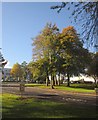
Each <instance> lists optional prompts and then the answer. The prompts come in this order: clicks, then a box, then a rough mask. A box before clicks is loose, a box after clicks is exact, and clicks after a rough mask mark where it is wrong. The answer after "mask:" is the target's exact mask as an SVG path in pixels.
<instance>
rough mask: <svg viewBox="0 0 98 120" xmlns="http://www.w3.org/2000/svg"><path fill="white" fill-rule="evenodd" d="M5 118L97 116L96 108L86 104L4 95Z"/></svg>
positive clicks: (3, 109) (3, 108)
mask: <svg viewBox="0 0 98 120" xmlns="http://www.w3.org/2000/svg"><path fill="white" fill-rule="evenodd" d="M2 101H3V102H2V111H3V114H2V115H3V118H95V116H96V109H95V107H94V106H88V105H86V104H77V103H75V104H69V103H68V102H65V103H60V102H53V101H47V100H41V99H35V98H21V97H20V96H17V95H14V94H8V93H4V94H3V95H2Z"/></svg>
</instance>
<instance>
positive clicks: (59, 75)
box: [58, 73, 60, 86]
mask: <svg viewBox="0 0 98 120" xmlns="http://www.w3.org/2000/svg"><path fill="white" fill-rule="evenodd" d="M58 86H60V73H59V75H58Z"/></svg>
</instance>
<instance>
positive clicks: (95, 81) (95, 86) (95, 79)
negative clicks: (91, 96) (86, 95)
mask: <svg viewBox="0 0 98 120" xmlns="http://www.w3.org/2000/svg"><path fill="white" fill-rule="evenodd" d="M94 80H95V87H97V80H96V78H94Z"/></svg>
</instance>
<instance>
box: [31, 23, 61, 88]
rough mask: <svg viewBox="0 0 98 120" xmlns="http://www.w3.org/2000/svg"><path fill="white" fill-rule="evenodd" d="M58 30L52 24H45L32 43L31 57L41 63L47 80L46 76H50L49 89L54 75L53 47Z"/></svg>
mask: <svg viewBox="0 0 98 120" xmlns="http://www.w3.org/2000/svg"><path fill="white" fill-rule="evenodd" d="M58 31H59V29H58V28H57V26H56V25H55V24H54V25H52V24H51V23H50V24H49V23H48V24H47V25H46V26H45V28H44V29H43V30H42V31H41V33H40V34H39V35H38V36H37V37H36V38H35V39H34V41H33V46H34V49H33V53H34V54H33V57H34V58H35V59H36V60H41V61H43V65H44V68H45V69H46V75H47V78H46V79H47V80H48V79H49V78H48V76H49V75H51V78H52V79H51V87H52V88H53V78H54V73H55V69H54V66H55V62H54V59H55V47H56V38H57V37H56V36H57V34H58Z"/></svg>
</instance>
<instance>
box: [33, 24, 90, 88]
mask: <svg viewBox="0 0 98 120" xmlns="http://www.w3.org/2000/svg"><path fill="white" fill-rule="evenodd" d="M33 53H34V54H33V57H34V58H35V59H34V58H33V59H34V61H35V63H37V65H38V66H39V67H37V68H40V69H38V70H41V74H44V76H45V77H46V79H47V80H49V76H51V87H52V88H53V85H54V80H56V79H55V78H56V77H55V76H56V75H57V74H58V76H59V79H58V85H60V74H63V75H67V77H68V86H69V83H70V77H71V76H72V75H79V73H81V72H84V69H85V67H86V65H87V64H88V62H89V58H90V55H89V52H88V50H87V49H84V48H83V44H82V43H81V41H80V38H79V35H78V34H77V32H76V30H75V29H74V27H73V26H69V27H67V28H64V29H63V30H62V32H61V33H60V32H59V29H58V27H57V26H56V25H55V24H54V25H52V24H51V23H50V24H49V23H48V24H47V25H46V26H45V27H44V29H43V30H42V32H41V33H40V34H39V35H38V36H37V37H36V38H35V39H33ZM80 54H81V55H80ZM55 83H56V82H55Z"/></svg>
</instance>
